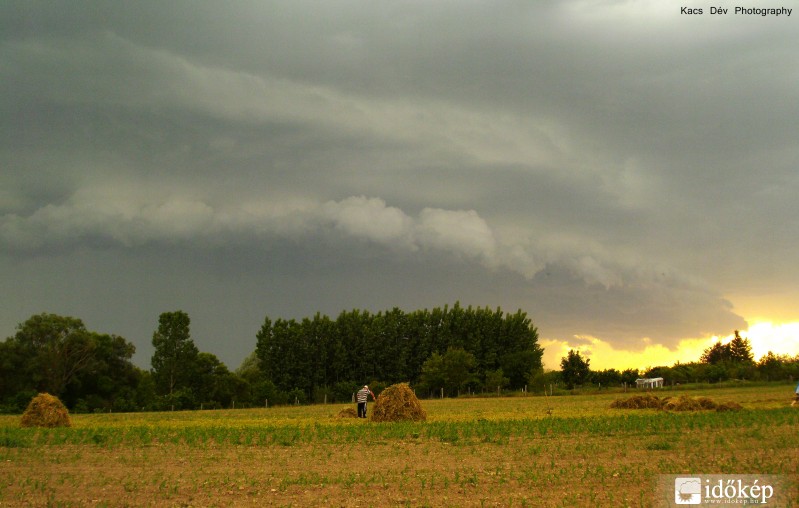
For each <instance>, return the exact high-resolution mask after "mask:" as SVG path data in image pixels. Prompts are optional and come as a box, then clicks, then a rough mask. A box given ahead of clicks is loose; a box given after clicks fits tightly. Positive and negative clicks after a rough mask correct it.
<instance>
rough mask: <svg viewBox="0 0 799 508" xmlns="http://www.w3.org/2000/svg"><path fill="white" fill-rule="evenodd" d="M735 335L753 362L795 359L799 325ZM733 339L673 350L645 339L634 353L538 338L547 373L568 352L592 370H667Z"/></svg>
mask: <svg viewBox="0 0 799 508" xmlns="http://www.w3.org/2000/svg"><path fill="white" fill-rule="evenodd" d="M739 333H740V334H741V337H743V338H744V339H748V340H749V342H750V344H751V345H752V355H753V356H754V359H755V361H758V360H760V359H761V358H762V357H763V356H765V355H766V354H768V353H769V352H772V353H774V354H775V355H788V356H797V355H799V321H794V322H789V323H772V322H769V321H759V322H756V323H754V324H752V325H750V326H749V328H748V329H747V330H739ZM734 336H735V334H734V332H733V333H730V334H729V335H727V336H723V337H721V336H718V335H712V336H708V337H704V338H686V339H682V340H680V342H679V344H678V345H677V347H676V348H674V349H670V348H667V347H665V346H663V345H662V344H655V343H652V342H651V341H650V340H649V339H642V341H641V342H642V347H641V348H640V349H638V350H625V349H617V348H614V347H613V345H612V344H611V343H609V342H606V341H603V340H601V339H598V338H595V337H589V336H576V337H575V340H574V341H572V342H569V341H560V340H551V339H546V338H542V339H541V340H540V341H539V342H540V344H541V346H542V347H543V348H544V368H545V369H547V370H559V369H560V360H561V358H563V357H565V356H566V354H567V353H568V351H569V350H570V349H576V350H578V351H580V353H581V354H582V355H583V356H584V357H586V358H588V359H589V360H590V362H591V363H590V365H591V369H592V370H605V369H616V370H619V371H621V370H626V369H638V370H641V371H645V370H647V369H649V368H652V367H657V366H669V367H670V366H672V365H674V364H675V363H677V362H680V363H689V362H696V361H699V358H700V356H701V355H702V353H703V352H704V351H705V349H707V348H708V347H710V346H712V345H713V344H714V343H715V342H717V341H719V340H721V342H722V343H727V342H729V341H731V340H732V339H733V337H734Z"/></svg>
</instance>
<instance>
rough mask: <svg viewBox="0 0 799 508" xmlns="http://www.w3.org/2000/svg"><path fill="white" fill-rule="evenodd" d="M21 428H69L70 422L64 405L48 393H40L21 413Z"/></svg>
mask: <svg viewBox="0 0 799 508" xmlns="http://www.w3.org/2000/svg"><path fill="white" fill-rule="evenodd" d="M20 425H22V426H23V427H50V428H52V427H71V426H72V420H70V418H69V411H67V408H66V407H64V404H62V403H61V401H60V400H58V397H54V396H52V395H50V394H49V393H40V394H39V395H37V396H36V397H34V398H33V399H31V401H30V403H29V404H28V408H27V409H25V412H24V413H22V421H21V422H20Z"/></svg>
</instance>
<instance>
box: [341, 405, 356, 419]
mask: <svg viewBox="0 0 799 508" xmlns="http://www.w3.org/2000/svg"><path fill="white" fill-rule="evenodd" d="M336 418H358V412H357V411H355V410H354V409H352V408H351V407H348V408H347V409H342V410H341V411H339V413H338V414H337V415H336Z"/></svg>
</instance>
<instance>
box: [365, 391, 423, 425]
mask: <svg viewBox="0 0 799 508" xmlns="http://www.w3.org/2000/svg"><path fill="white" fill-rule="evenodd" d="M424 420H427V413H426V412H425V410H424V409H422V405H421V404H420V403H419V399H417V398H416V394H415V393H413V390H411V387H410V386H408V383H398V384H395V385H391V386H389V387H388V388H386V389H385V390H383V391H382V392H381V393H380V395H379V396H378V397H377V400H376V401H375V405H374V409H372V421H375V422H399V421H413V422H418V421H424Z"/></svg>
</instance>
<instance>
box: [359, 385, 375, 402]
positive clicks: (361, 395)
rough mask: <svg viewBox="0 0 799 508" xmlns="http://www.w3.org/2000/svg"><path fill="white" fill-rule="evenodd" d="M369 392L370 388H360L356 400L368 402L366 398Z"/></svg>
mask: <svg viewBox="0 0 799 508" xmlns="http://www.w3.org/2000/svg"><path fill="white" fill-rule="evenodd" d="M369 393H370V392H369V389H368V388H361V389H360V390H358V394H357V395H356V396H355V400H357V401H358V403H361V402H366V399H367V398H368V397H369ZM372 397H374V395H372Z"/></svg>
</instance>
